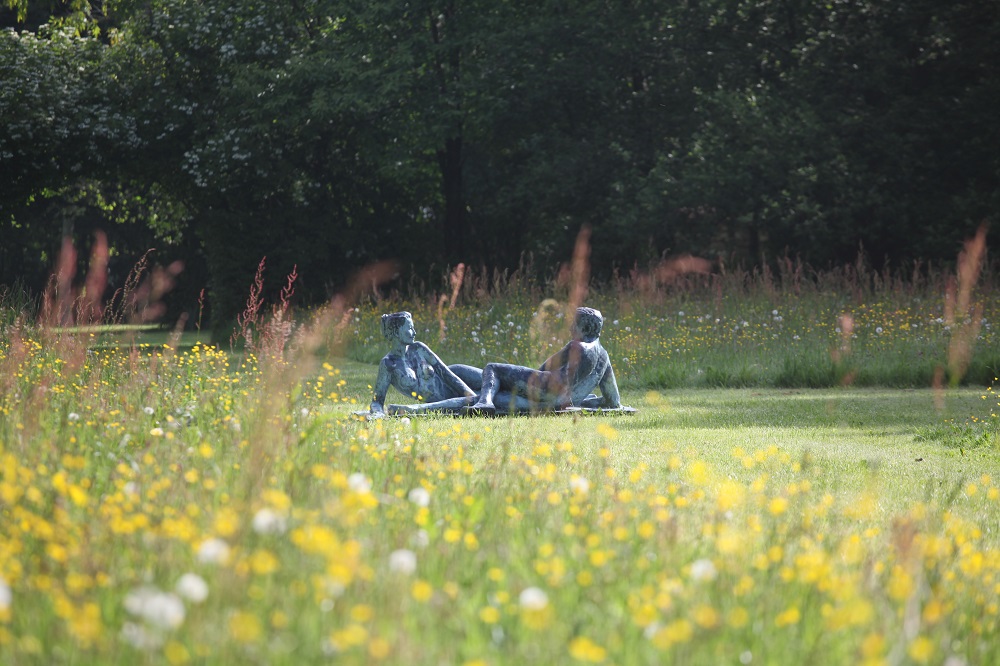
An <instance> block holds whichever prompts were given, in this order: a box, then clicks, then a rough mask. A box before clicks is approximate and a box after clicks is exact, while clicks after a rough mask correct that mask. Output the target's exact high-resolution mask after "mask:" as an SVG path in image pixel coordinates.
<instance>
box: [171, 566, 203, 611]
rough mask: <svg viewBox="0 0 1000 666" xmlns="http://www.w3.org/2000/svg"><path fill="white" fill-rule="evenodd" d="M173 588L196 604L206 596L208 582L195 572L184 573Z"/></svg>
mask: <svg viewBox="0 0 1000 666" xmlns="http://www.w3.org/2000/svg"><path fill="white" fill-rule="evenodd" d="M174 590H176V592H177V594H179V595H180V596H181V597H183V598H184V599H187V600H188V601H190V602H192V603H196V604H200V603H201V602H203V601H204V600H205V599H206V598H208V583H206V582H205V579H204V578H202V577H201V576H199V575H198V574H196V573H186V574H184V575H183V576H181V577H180V578H179V579H178V580H177V585H176V586H175V587H174Z"/></svg>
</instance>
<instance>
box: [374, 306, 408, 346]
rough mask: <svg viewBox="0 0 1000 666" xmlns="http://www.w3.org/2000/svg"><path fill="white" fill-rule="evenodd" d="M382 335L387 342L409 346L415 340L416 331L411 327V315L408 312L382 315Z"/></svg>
mask: <svg viewBox="0 0 1000 666" xmlns="http://www.w3.org/2000/svg"><path fill="white" fill-rule="evenodd" d="M382 335H384V336H385V337H386V339H387V340H398V341H399V342H402V343H403V344H404V345H409V344H412V343H413V342H414V340H416V339H417V329H416V328H415V327H414V326H413V315H411V314H410V313H409V312H393V313H392V314H385V315H382Z"/></svg>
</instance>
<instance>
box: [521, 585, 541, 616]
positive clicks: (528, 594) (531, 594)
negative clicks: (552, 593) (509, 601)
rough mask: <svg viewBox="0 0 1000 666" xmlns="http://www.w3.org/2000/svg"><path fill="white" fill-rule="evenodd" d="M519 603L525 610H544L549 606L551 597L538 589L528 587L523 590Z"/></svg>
mask: <svg viewBox="0 0 1000 666" xmlns="http://www.w3.org/2000/svg"><path fill="white" fill-rule="evenodd" d="M518 603H520V604H521V608H523V609H525V610H534V611H538V610H542V609H543V608H545V607H546V606H548V605H549V595H547V594H545V592H544V591H542V590H540V589H539V588H537V587H526V588H524V589H523V590H521V596H519V597H518Z"/></svg>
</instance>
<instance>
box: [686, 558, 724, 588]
mask: <svg viewBox="0 0 1000 666" xmlns="http://www.w3.org/2000/svg"><path fill="white" fill-rule="evenodd" d="M717 575H718V572H717V571H716V570H715V564H713V563H712V560H709V559H707V558H702V559H700V560H695V561H694V562H692V563H691V579H692V580H694V581H696V582H699V583H700V582H702V581H711V580H715V577H716V576H717Z"/></svg>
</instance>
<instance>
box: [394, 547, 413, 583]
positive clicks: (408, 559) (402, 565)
mask: <svg viewBox="0 0 1000 666" xmlns="http://www.w3.org/2000/svg"><path fill="white" fill-rule="evenodd" d="M416 570H417V554H416V553H414V552H413V551H412V550H409V549H407V548H400V549H399V550H394V551H392V552H391V553H389V571H391V572H393V573H401V574H405V575H407V576H408V575H410V574H412V573H413V572H414V571H416Z"/></svg>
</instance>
